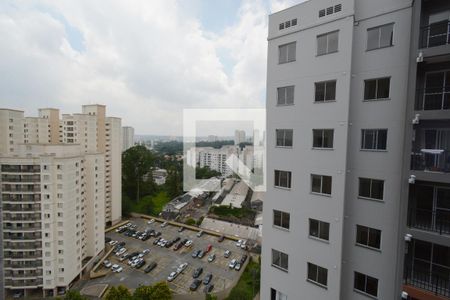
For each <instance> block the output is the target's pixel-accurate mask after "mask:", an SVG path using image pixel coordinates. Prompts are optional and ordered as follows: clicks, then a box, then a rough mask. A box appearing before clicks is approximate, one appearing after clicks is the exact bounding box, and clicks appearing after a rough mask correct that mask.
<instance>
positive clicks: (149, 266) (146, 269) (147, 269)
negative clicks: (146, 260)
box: [144, 262, 158, 273]
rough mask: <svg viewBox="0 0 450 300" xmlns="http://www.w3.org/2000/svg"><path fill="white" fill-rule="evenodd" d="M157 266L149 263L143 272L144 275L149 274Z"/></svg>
mask: <svg viewBox="0 0 450 300" xmlns="http://www.w3.org/2000/svg"><path fill="white" fill-rule="evenodd" d="M157 265H158V264H157V263H156V262H151V263H150V264H149V265H148V266H147V267H146V268H145V269H144V272H145V273H148V272H150V271H151V270H153V269H154V268H156V266H157Z"/></svg>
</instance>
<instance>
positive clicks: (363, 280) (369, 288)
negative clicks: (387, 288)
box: [353, 272, 378, 297]
mask: <svg viewBox="0 0 450 300" xmlns="http://www.w3.org/2000/svg"><path fill="white" fill-rule="evenodd" d="M353 288H354V289H355V291H358V292H360V293H363V294H366V295H369V296H373V297H377V296H378V279H376V278H374V277H371V276H369V275H365V274H362V273H359V272H355V281H354V284H353Z"/></svg>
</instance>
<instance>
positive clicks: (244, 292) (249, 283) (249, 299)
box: [227, 259, 261, 300]
mask: <svg viewBox="0 0 450 300" xmlns="http://www.w3.org/2000/svg"><path fill="white" fill-rule="evenodd" d="M260 275H261V264H260V263H259V262H255V261H253V260H251V259H250V261H249V262H248V264H247V267H246V268H245V270H244V272H243V273H242V275H241V278H239V281H238V283H237V284H236V285H235V286H234V288H233V289H232V290H231V292H230V295H229V296H228V298H227V300H253V298H254V297H255V296H256V294H257V293H258V292H259V284H260Z"/></svg>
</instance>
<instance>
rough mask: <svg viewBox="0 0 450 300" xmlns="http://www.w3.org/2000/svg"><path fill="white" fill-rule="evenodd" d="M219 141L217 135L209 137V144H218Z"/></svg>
mask: <svg viewBox="0 0 450 300" xmlns="http://www.w3.org/2000/svg"><path fill="white" fill-rule="evenodd" d="M218 139H219V138H218V137H217V135H208V142H217V140H218Z"/></svg>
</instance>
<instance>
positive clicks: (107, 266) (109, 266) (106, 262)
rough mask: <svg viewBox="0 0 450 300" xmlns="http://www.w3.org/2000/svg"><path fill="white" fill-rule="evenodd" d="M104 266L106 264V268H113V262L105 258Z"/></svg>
mask: <svg viewBox="0 0 450 300" xmlns="http://www.w3.org/2000/svg"><path fill="white" fill-rule="evenodd" d="M103 266H105V268H111V266H112V263H111V262H110V261H109V260H105V261H104V262H103Z"/></svg>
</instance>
